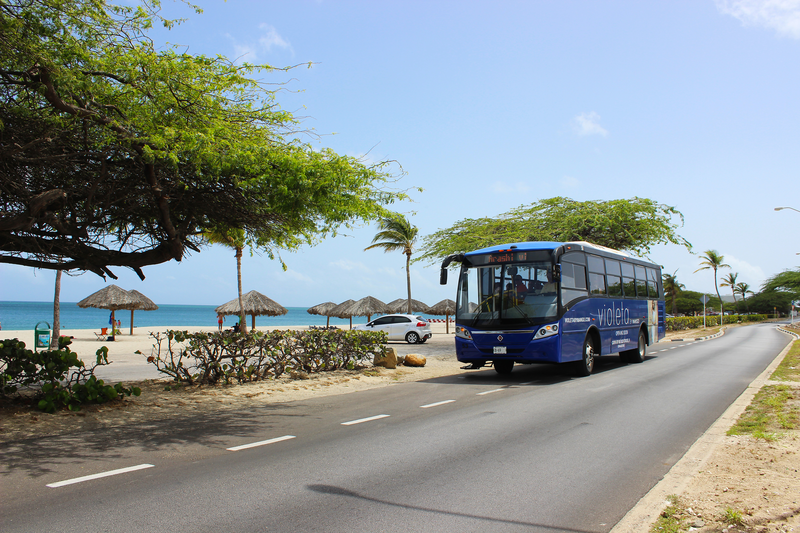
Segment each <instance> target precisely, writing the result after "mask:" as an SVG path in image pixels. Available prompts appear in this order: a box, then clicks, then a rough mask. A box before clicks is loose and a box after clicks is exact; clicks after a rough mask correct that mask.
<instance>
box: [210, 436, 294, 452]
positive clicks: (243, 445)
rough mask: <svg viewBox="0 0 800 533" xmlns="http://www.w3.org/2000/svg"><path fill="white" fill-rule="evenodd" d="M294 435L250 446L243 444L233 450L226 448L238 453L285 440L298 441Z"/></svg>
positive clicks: (252, 443)
mask: <svg viewBox="0 0 800 533" xmlns="http://www.w3.org/2000/svg"><path fill="white" fill-rule="evenodd" d="M296 438H297V437H295V436H294V435H284V436H283V437H276V438H274V439H269V440H262V441H259V442H251V443H250V444H242V445H241V446H234V447H232V448H225V449H226V450H228V451H229V452H238V451H239V450H246V449H248V448H256V447H258V446H266V445H267V444H275V443H276V442H283V441H285V440H291V439H296Z"/></svg>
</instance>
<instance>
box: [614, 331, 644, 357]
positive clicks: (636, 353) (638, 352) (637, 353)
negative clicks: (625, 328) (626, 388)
mask: <svg viewBox="0 0 800 533" xmlns="http://www.w3.org/2000/svg"><path fill="white" fill-rule="evenodd" d="M646 354H647V339H646V338H645V336H644V330H641V329H640V330H639V339H638V341H637V343H636V349H635V350H627V351H624V352H620V353H619V356H620V359H622V361H623V362H625V363H641V362H643V361H644V357H645V355H646Z"/></svg>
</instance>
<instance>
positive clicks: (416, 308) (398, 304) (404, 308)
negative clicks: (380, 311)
mask: <svg viewBox="0 0 800 533" xmlns="http://www.w3.org/2000/svg"><path fill="white" fill-rule="evenodd" d="M387 305H388V306H389V309H391V310H392V313H407V312H408V298H398V299H397V300H394V301H392V302H389V303H388V304H387ZM429 309H430V307H429V306H428V304H424V303H422V302H420V301H419V300H415V299H413V298H412V299H411V312H412V313H426V314H430V313H428V310H429Z"/></svg>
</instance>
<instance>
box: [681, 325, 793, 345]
mask: <svg viewBox="0 0 800 533" xmlns="http://www.w3.org/2000/svg"><path fill="white" fill-rule="evenodd" d="M725 329H726V328H725V327H723V328H722V329H721V330H719V331H718V332H717V333H714V334H713V335H706V336H705V337H695V338H693V339H670V342H683V341H704V340H708V339H715V338H717V337H721V336H722V335H724V334H725ZM787 333H789V332H787Z"/></svg>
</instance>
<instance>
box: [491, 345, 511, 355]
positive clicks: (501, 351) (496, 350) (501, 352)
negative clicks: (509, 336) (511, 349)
mask: <svg viewBox="0 0 800 533" xmlns="http://www.w3.org/2000/svg"><path fill="white" fill-rule="evenodd" d="M506 353H508V352H506V347H505V346H495V347H494V354H495V355H505V354H506Z"/></svg>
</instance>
